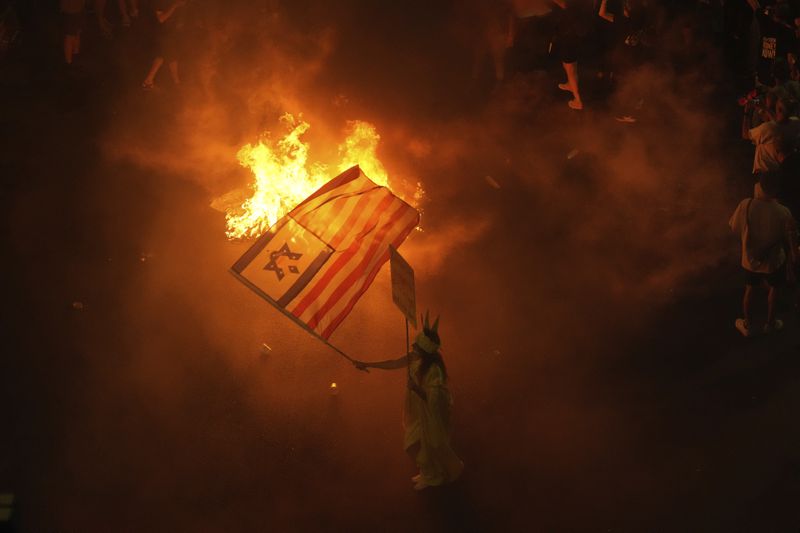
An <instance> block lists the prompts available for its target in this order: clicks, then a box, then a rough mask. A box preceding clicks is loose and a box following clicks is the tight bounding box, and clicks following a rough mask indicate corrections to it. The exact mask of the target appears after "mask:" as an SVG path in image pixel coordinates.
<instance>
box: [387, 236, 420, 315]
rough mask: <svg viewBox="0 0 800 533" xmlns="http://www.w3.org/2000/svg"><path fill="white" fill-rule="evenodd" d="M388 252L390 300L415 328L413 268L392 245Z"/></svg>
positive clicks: (415, 303)
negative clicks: (390, 286)
mask: <svg viewBox="0 0 800 533" xmlns="http://www.w3.org/2000/svg"><path fill="white" fill-rule="evenodd" d="M389 252H390V255H389V266H390V267H391V272H392V301H393V302H394V304H395V305H396V306H397V308H398V309H400V311H401V312H402V313H403V315H405V317H406V318H407V319H408V321H409V322H410V323H411V324H412V325H413V326H414V328H416V327H417V296H416V290H415V288H414V269H413V268H411V265H409V264H408V263H407V262H406V260H405V259H403V256H401V255H400V253H399V252H398V251H397V249H396V248H395V247H394V246H392V245H389Z"/></svg>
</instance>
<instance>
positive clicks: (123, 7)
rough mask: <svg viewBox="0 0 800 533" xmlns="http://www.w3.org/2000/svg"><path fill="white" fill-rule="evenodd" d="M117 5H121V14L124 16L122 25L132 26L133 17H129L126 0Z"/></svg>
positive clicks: (120, 0)
mask: <svg viewBox="0 0 800 533" xmlns="http://www.w3.org/2000/svg"><path fill="white" fill-rule="evenodd" d="M117 4H118V5H119V14H120V15H122V25H123V26H130V25H131V17H130V15H128V3H127V2H126V1H125V0H119V1H118V2H117Z"/></svg>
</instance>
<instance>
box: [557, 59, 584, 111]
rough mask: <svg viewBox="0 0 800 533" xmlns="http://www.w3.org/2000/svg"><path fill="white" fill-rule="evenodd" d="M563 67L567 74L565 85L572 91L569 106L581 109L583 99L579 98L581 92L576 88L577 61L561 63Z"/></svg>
mask: <svg viewBox="0 0 800 533" xmlns="http://www.w3.org/2000/svg"><path fill="white" fill-rule="evenodd" d="M561 65H562V66H563V67H564V72H565V73H566V75H567V87H568V88H569V91H570V92H571V93H572V98H573V100H572V102H570V107H571V108H573V109H583V100H581V93H580V90H579V88H578V62H577V61H576V62H575V63H561Z"/></svg>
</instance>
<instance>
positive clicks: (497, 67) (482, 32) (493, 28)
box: [467, 0, 515, 83]
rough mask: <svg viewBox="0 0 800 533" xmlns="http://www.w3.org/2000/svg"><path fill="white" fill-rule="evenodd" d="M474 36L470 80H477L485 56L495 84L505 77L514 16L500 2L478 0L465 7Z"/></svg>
mask: <svg viewBox="0 0 800 533" xmlns="http://www.w3.org/2000/svg"><path fill="white" fill-rule="evenodd" d="M467 8H468V9H469V11H470V15H471V17H470V18H471V19H472V22H473V24H474V25H475V27H474V30H473V31H474V33H475V35H474V36H472V38H473V39H474V44H473V47H474V50H473V60H472V78H473V79H474V80H475V79H478V78H479V77H480V75H481V73H482V71H483V68H484V66H485V63H486V59H487V57H488V58H489V60H490V62H491V65H492V73H493V75H494V80H495V83H499V82H502V81H503V80H504V79H505V76H506V54H507V52H508V50H509V48H511V46H512V45H513V44H514V29H515V28H514V13H513V11H512V9H511V6H510V5H509V4H508V2H506V1H502V0H489V1H487V0H481V1H473V2H470V3H469V4H467Z"/></svg>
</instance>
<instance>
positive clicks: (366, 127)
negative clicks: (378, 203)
mask: <svg viewBox="0 0 800 533" xmlns="http://www.w3.org/2000/svg"><path fill="white" fill-rule="evenodd" d="M380 140H381V136H380V135H378V132H377V131H375V126H373V125H372V124H370V123H369V122H363V121H361V120H351V121H350V122H348V123H347V138H346V139H345V140H344V142H343V143H342V144H340V145H339V155H340V157H341V158H342V162H341V163H339V172H344V171H345V170H347V169H348V168H350V167H352V166H353V165H359V166H360V167H361V170H362V171H364V174H366V175H367V176H369V178H370V179H371V180H372V181H374V182H375V183H377V184H378V185H383V186H385V187H388V186H389V175H388V174H387V173H386V169H385V168H383V163H381V161H380V159H378V158H377V157H376V156H375V151H376V150H377V149H378V141H380Z"/></svg>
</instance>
